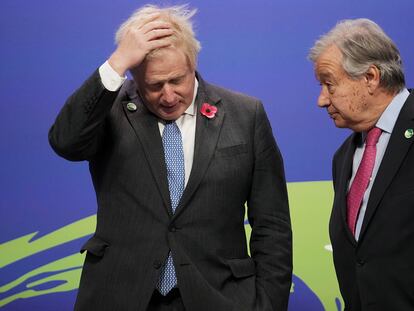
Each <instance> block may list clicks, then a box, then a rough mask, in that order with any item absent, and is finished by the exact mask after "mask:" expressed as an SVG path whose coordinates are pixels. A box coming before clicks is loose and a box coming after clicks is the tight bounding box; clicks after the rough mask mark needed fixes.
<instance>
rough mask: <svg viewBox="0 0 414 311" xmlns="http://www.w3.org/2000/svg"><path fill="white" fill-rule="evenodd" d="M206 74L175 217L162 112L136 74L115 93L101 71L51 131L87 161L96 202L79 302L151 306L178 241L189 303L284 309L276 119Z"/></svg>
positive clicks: (286, 226) (288, 270) (287, 273)
mask: <svg viewBox="0 0 414 311" xmlns="http://www.w3.org/2000/svg"><path fill="white" fill-rule="evenodd" d="M197 79H198V81H199V88H198V95H197V98H196V102H195V103H196V106H197V109H198V111H197V116H196V118H197V119H196V133H195V147H194V160H193V166H192V170H191V174H190V177H189V180H188V183H187V186H186V188H185V190H184V193H183V195H182V198H181V201H180V202H179V205H178V207H177V209H176V212H175V213H174V214H173V213H172V212H171V203H170V197H169V191H168V181H167V176H166V166H165V163H164V153H163V146H162V141H161V136H160V131H159V128H158V119H157V117H156V116H155V115H153V114H152V113H151V112H149V110H148V109H147V108H146V106H145V105H144V104H143V103H142V101H141V99H140V96H139V95H138V93H137V90H136V89H137V88H136V85H135V83H134V82H133V81H129V80H128V81H126V82H125V83H124V84H123V86H122V88H121V89H120V90H119V91H117V92H110V91H108V90H106V89H105V88H104V86H103V85H102V82H101V80H100V76H99V73H98V71H96V72H94V73H93V74H92V76H91V77H90V78H89V79H88V80H87V81H85V82H84V84H83V85H82V86H81V87H80V88H79V89H78V90H77V91H76V92H75V93H74V94H73V95H72V96H71V97H70V98H69V99H68V100H67V102H66V104H65V105H64V107H63V108H62V110H61V112H60V113H59V115H58V117H57V119H56V121H55V123H54V125H53V126H52V128H51V129H50V132H49V141H50V144H51V146H52V147H53V149H54V150H55V151H56V152H57V153H58V154H59V155H61V156H62V157H64V158H66V159H68V160H72V161H81V160H87V161H89V167H90V173H91V176H92V180H93V185H94V188H95V191H96V196H97V201H98V211H97V227H96V232H95V234H94V235H93V236H92V238H91V239H90V240H88V241H87V243H86V244H85V245H84V246H83V248H82V250H85V251H86V252H87V255H86V259H85V263H84V267H83V272H82V276H81V281H80V286H79V291H78V296H77V301H76V304H75V309H76V310H85V311H86V310H88V311H89V310H111V311H115V310H120V311H121V310H122V311H128V310H131V311H139V310H146V308H147V305H148V302H149V300H150V298H151V295H152V293H153V291H154V288H155V285H156V282H157V280H158V278H159V274H160V268H161V266H162V265H163V264H164V262H165V260H166V258H167V256H168V253H169V251H170V250H171V253H172V256H173V259H174V265H175V271H176V275H177V279H178V287H179V290H180V293H181V296H182V299H183V303H184V305H185V307H186V309H187V310H190V311H191V310H195V311H203V310H206V311H211V310H215V311H221V310H222V311H229V310H286V309H287V303H288V297H289V291H290V286H291V276H292V254H291V252H292V245H291V226H290V216H289V210H288V201H287V191H286V184H285V177H284V170H283V164H282V158H281V155H280V152H279V150H278V148H277V145H276V143H275V140H274V138H273V135H272V130H271V127H270V124H269V121H268V119H267V117H266V114H265V111H264V109H263V106H262V104H261V103H260V101H259V100H257V99H254V98H251V97H248V96H245V95H241V94H238V93H234V92H230V91H228V90H225V89H222V88H219V87H216V86H213V85H210V84H208V83H206V82H204V81H203V80H202V78H201V77H200V76H199V75H198V74H197ZM128 103H134V104H135V105H136V107H137V109H136V110H134V109H131V105H129V107H130V109H128V107H127V105H128ZM203 103H209V104H210V105H215V106H216V107H217V108H218V111H217V113H216V115H215V117H214V118H212V119H208V118H206V117H205V116H203V115H202V114H201V113H200V107H201V106H202V104H203ZM246 202H247V206H248V219H249V222H250V225H251V226H252V235H251V239H250V250H251V256H249V253H248V248H247V243H246V237H245V230H244V226H245V225H244V217H245V204H246Z"/></svg>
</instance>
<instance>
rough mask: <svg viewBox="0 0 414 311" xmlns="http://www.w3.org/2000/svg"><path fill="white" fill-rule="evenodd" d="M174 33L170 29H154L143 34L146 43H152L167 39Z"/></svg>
mask: <svg viewBox="0 0 414 311" xmlns="http://www.w3.org/2000/svg"><path fill="white" fill-rule="evenodd" d="M173 33H174V31H173V30H172V29H154V30H151V31H150V32H147V33H146V34H145V39H146V40H147V41H153V40H157V39H161V38H164V37H169V36H171V35H172V34H173Z"/></svg>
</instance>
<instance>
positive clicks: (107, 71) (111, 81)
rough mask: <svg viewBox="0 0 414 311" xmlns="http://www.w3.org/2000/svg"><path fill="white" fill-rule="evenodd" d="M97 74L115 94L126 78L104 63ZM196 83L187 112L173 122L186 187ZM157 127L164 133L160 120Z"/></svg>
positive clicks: (189, 164) (193, 139) (191, 158)
mask: <svg viewBox="0 0 414 311" xmlns="http://www.w3.org/2000/svg"><path fill="white" fill-rule="evenodd" d="M99 74H100V76H101V81H102V84H103V85H104V87H105V88H106V89H107V90H108V91H112V92H115V91H117V90H119V88H120V87H121V86H122V84H123V83H124V82H125V80H126V79H127V77H126V76H125V77H120V76H119V75H118V73H117V72H116V71H115V70H114V69H113V68H112V67H111V65H109V63H108V61H106V62H105V63H104V64H103V65H102V66H101V67H99ZM197 89H198V81H197V79H195V83H194V94H193V101H192V102H191V104H190V106H188V108H187V110H186V111H185V112H184V114H183V115H181V116H180V117H179V118H178V119H177V120H176V121H175V122H176V123H177V126H178V128H179V129H180V131H181V137H182V140H183V149H184V169H185V185H186V186H187V182H188V179H189V177H190V173H191V168H192V166H193V158H194V142H195V131H196V119H197V118H196V112H197V107H196V104H195V99H196V97H197ZM158 127H159V129H160V135H161V137H162V133H163V132H164V123H163V121H162V120H159V121H158Z"/></svg>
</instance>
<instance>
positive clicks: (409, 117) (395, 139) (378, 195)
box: [360, 95, 414, 239]
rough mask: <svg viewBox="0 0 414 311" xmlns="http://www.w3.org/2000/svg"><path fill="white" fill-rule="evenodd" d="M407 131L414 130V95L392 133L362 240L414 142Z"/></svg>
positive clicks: (366, 216)
mask: <svg viewBox="0 0 414 311" xmlns="http://www.w3.org/2000/svg"><path fill="white" fill-rule="evenodd" d="M407 129H414V95H410V96H409V97H408V99H407V100H406V102H405V103H404V106H403V108H402V109H401V112H400V115H399V116H398V119H397V122H396V123H395V126H394V129H393V131H392V133H391V137H390V140H389V142H388V146H387V149H386V151H385V154H384V157H383V159H382V161H381V164H380V167H379V169H378V173H377V176H376V177H375V181H374V184H373V186H372V190H371V193H370V196H369V200H368V205H367V210H366V213H365V216H364V221H363V223H362V228H361V234H360V239H361V238H362V237H363V234H364V233H365V231H366V229H367V226H368V225H369V223H370V221H371V218H372V217H373V215H374V214H375V211H376V209H377V207H378V205H379V203H380V201H381V199H382V197H383V195H384V193H385V191H386V190H387V188H388V186H389V185H390V183H391V182H392V180H393V178H394V176H395V174H396V173H397V171H398V169H399V168H400V166H401V164H402V162H403V160H404V158H405V156H406V154H407V152H408V150H409V148H410V146H411V144H412V142H413V138H410V139H407V138H405V136H404V133H405V131H406V130H407Z"/></svg>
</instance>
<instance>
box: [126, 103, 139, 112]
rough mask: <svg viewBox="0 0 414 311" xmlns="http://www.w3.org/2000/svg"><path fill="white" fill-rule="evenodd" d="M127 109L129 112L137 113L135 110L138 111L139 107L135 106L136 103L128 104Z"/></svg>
mask: <svg viewBox="0 0 414 311" xmlns="http://www.w3.org/2000/svg"><path fill="white" fill-rule="evenodd" d="M127 109H128V110H129V111H135V110H137V105H135V104H134V103H128V104H127Z"/></svg>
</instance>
